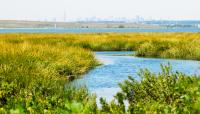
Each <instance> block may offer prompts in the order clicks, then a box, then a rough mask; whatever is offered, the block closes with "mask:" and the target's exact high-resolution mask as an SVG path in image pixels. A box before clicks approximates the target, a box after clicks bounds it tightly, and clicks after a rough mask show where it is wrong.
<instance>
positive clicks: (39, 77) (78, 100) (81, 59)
mask: <svg viewBox="0 0 200 114" xmlns="http://www.w3.org/2000/svg"><path fill="white" fill-rule="evenodd" d="M95 65H96V60H95V59H94V56H93V54H92V52H90V51H88V50H85V49H81V48H77V47H64V46H52V45H48V44H46V45H39V44H29V43H19V44H10V43H6V42H1V43H0V113H61V112H62V113H79V112H85V113H89V112H95V110H96V102H95V96H93V95H91V94H90V93H89V92H88V91H87V89H86V88H84V87H83V88H82V87H81V88H76V87H69V86H66V84H67V83H68V79H69V78H68V77H71V76H74V77H76V76H79V75H80V74H83V73H85V72H87V71H88V70H89V69H91V68H93V67H94V66H95Z"/></svg>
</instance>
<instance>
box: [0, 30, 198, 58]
mask: <svg viewBox="0 0 200 114" xmlns="http://www.w3.org/2000/svg"><path fill="white" fill-rule="evenodd" d="M0 39H1V40H4V41H5V42H9V43H22V42H27V43H30V44H42V45H44V44H50V45H63V46H73V47H81V48H85V49H90V50H93V51H122V50H128V51H136V56H140V57H160V58H176V59H193V60H200V51H199V50H200V33H88V34H0Z"/></svg>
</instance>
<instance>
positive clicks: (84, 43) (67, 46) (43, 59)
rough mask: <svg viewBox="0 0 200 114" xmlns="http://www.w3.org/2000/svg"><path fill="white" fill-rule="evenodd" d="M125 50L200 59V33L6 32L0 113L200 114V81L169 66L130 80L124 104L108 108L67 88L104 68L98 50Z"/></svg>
mask: <svg viewBox="0 0 200 114" xmlns="http://www.w3.org/2000/svg"><path fill="white" fill-rule="evenodd" d="M123 50H125V51H136V56H141V57H162V58H176V59H194V60H200V33H123V34H122V33H87V34H21V33H18V34H0V113H72V114H79V113H83V114H85V113H87V114H88V113H114V114H116V113H129V112H130V113H157V112H160V113H181V112H186V113H199V106H200V97H199V88H200V86H199V78H196V77H195V76H187V75H185V74H182V73H171V72H169V71H170V69H169V68H168V67H164V68H163V72H161V73H160V74H159V75H156V74H153V73H151V72H150V71H147V70H144V71H142V72H141V74H140V75H141V76H142V78H143V79H144V80H143V81H142V82H137V81H135V80H134V79H132V78H130V79H129V80H126V81H125V82H124V83H122V84H121V85H120V86H121V88H122V90H123V91H122V92H121V93H118V94H117V95H116V99H115V100H117V101H118V103H117V104H116V103H115V102H111V104H109V103H106V102H105V101H104V100H103V99H101V103H102V105H103V107H102V109H98V108H97V106H96V100H95V96H94V95H91V94H90V93H89V92H88V90H87V88H85V87H69V86H66V83H67V81H68V80H69V79H71V77H76V76H80V75H81V74H84V73H86V72H87V71H89V70H90V69H92V68H93V67H95V66H96V65H98V62H97V61H96V60H95V58H94V55H93V53H92V51H123ZM174 77H175V78H176V79H175V78H174ZM130 90H134V91H135V92H137V93H135V94H134V97H135V98H134V99H133V98H132V97H131V96H130V95H129V94H130V93H131V92H132V91H130ZM149 90H151V91H149ZM173 93H176V95H174V94H173ZM123 100H128V101H129V102H130V103H131V105H129V110H128V112H126V110H125V107H124V104H123V102H122V101H123Z"/></svg>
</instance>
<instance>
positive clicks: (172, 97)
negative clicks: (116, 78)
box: [101, 65, 200, 114]
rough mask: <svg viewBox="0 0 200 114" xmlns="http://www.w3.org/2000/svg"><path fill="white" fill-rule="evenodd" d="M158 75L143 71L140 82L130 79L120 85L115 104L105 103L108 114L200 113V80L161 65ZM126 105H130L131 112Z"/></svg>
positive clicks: (140, 74) (103, 108)
mask: <svg viewBox="0 0 200 114" xmlns="http://www.w3.org/2000/svg"><path fill="white" fill-rule="evenodd" d="M161 68H162V71H161V72H160V73H158V74H154V73H151V72H150V71H149V70H147V69H144V70H141V71H140V73H139V76H140V78H141V80H140V81H138V80H135V79H134V78H132V77H129V80H126V81H124V82H123V83H120V84H119V85H120V88H121V90H122V91H121V92H118V93H117V94H116V96H115V99H114V100H113V101H112V102H111V103H106V102H105V100H104V99H101V104H102V112H105V113H115V114H117V113H118V114H122V113H131V114H132V113H139V114H140V113H194V114H197V113H200V78H199V77H197V76H195V75H193V76H189V75H186V74H183V73H180V72H172V68H171V66H170V65H168V66H163V65H161ZM124 101H128V107H127V108H128V109H127V110H126V109H125V108H126V107H125V105H126V104H125V103H124Z"/></svg>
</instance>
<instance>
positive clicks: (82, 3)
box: [0, 0, 200, 22]
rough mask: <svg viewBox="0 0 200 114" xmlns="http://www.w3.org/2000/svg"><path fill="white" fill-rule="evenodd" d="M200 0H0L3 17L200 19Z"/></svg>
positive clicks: (52, 19) (39, 19) (41, 18)
mask: <svg viewBox="0 0 200 114" xmlns="http://www.w3.org/2000/svg"><path fill="white" fill-rule="evenodd" d="M199 4H200V1H199V0H148V1H147V0H0V20H30V21H62V22H63V21H84V20H85V21H87V20H96V21H98V20H108V21H109V20H111V21H112V20H116V21H117V20H118V21H120V20H127V21H129V20H130V21H134V20H135V21H138V20H140V19H141V20H143V19H144V20H152V19H154V20H200V13H199V12H200V7H199Z"/></svg>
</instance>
